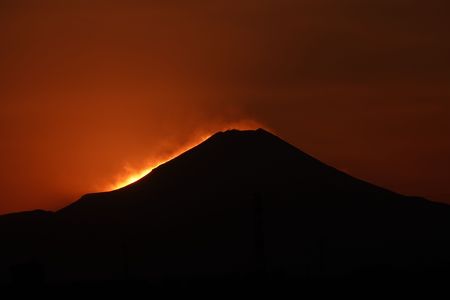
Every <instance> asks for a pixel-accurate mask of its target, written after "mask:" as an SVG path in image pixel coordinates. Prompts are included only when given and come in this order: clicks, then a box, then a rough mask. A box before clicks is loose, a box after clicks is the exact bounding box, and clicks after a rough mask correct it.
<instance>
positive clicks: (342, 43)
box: [0, 0, 450, 213]
mask: <svg viewBox="0 0 450 300" xmlns="http://www.w3.org/2000/svg"><path fill="white" fill-rule="evenodd" d="M449 11H450V2H449V1H448V0H428V1H418V0H304V1H302V0H296V1H287V0H270V1H264V0H240V1H230V0H228V1H215V0H208V1H186V0H172V1H163V0H157V1H137V0H126V1H125V0H124V1H114V0H108V1H106V0H105V1H101V0H100V1H95V0H85V1H83V0H77V1H75V0H65V1H60V0H42V1H35V0H25V1H22V0H6V1H5V0H0V28H1V30H0V45H1V47H0V101H1V110H0V138H1V148H0V154H1V155H0V164H1V166H2V171H1V173H0V189H1V191H2V193H1V200H0V201H1V202H0V213H4V212H9V211H17V210H24V209H34V208H44V209H56V208H60V207H62V206H64V205H65V204H68V203H69V202H72V201H74V200H76V198H77V197H79V196H80V195H82V194H84V193H87V192H93V191H102V190H105V189H108V188H109V187H110V186H111V185H113V184H114V183H115V182H116V181H117V180H118V178H121V177H123V176H124V174H125V175H126V174H128V173H129V172H130V170H143V169H145V168H148V167H149V165H151V164H152V163H154V162H156V161H158V160H159V159H161V158H165V157H168V156H169V155H171V154H173V153H176V152H178V151H179V150H180V149H181V148H183V147H186V146H188V145H190V144H192V143H195V142H197V141H198V140H199V138H200V137H201V136H203V135H205V134H209V133H213V132H214V131H216V130H219V129H222V128H226V127H235V126H237V127H249V126H250V127H252V126H258V124H261V126H264V127H266V128H268V129H270V130H272V131H274V132H275V133H276V134H278V135H280V136H281V137H282V138H284V139H286V140H288V141H289V142H291V143H292V144H294V145H296V146H297V147H299V148H301V149H302V150H304V151H306V152H308V153H310V154H311V155H313V156H315V157H317V158H319V159H321V160H322V161H324V162H326V163H329V164H331V165H333V166H336V167H337V168H339V169H342V170H345V171H347V172H349V173H351V174H353V175H354V176H357V177H360V178H363V179H366V180H369V181H371V182H374V183H376V184H378V185H382V186H384V187H387V188H390V189H393V190H395V191H398V192H401V193H405V194H413V195H420V196H426V197H428V198H431V199H434V200H438V201H447V202H449V203H450V182H449V181H450V138H449V137H450V39H449V38H448V29H449V28H450V18H449ZM249 122H250V123H249Z"/></svg>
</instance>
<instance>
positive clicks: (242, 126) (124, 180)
mask: <svg viewBox="0 0 450 300" xmlns="http://www.w3.org/2000/svg"><path fill="white" fill-rule="evenodd" d="M259 127H262V126H261V124H260V123H258V122H255V121H240V122H235V123H231V124H229V125H226V126H223V127H219V128H218V129H216V130H212V131H211V132H209V133H207V134H200V135H198V138H196V139H195V140H194V141H193V142H190V143H188V144H186V145H184V146H182V147H179V148H178V150H176V151H174V152H173V153H172V154H170V155H168V156H165V157H161V158H159V159H157V160H152V161H149V162H148V163H146V167H144V168H142V169H133V168H131V167H129V166H125V168H124V172H123V173H122V174H120V175H119V176H118V177H117V178H116V180H115V181H114V183H113V184H111V185H109V186H107V187H106V188H105V190H108V191H111V190H117V189H120V188H123V187H125V186H127V185H130V184H132V183H134V182H136V181H138V180H139V179H141V178H142V177H144V176H146V175H147V174H149V173H150V172H151V171H152V170H154V169H155V168H157V167H158V166H160V165H162V164H164V163H166V162H168V161H170V160H172V159H174V158H175V157H177V156H179V155H181V154H182V153H184V152H186V151H188V150H189V149H191V148H193V147H195V146H197V145H199V144H201V143H202V142H204V141H206V140H207V139H208V138H210V137H211V136H212V135H213V134H215V133H216V132H218V131H225V130H229V129H239V130H250V129H256V128H259Z"/></svg>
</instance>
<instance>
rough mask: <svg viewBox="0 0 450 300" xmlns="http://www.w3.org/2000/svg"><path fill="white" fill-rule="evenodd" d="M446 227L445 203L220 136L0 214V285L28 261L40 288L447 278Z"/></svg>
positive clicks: (236, 135)
mask: <svg viewBox="0 0 450 300" xmlns="http://www.w3.org/2000/svg"><path fill="white" fill-rule="evenodd" d="M448 229H450V208H449V207H448V206H446V205H443V204H436V203H432V202H429V201H427V200H425V199H420V198H414V197H406V196H402V195H399V194H396V193H393V192H391V191H388V190H385V189H383V188H380V187H377V186H374V185H372V184H370V183H367V182H364V181H361V180H358V179H356V178H353V177H351V176H350V175H348V174H345V173H343V172H341V171H339V170H337V169H335V168H333V167H330V166H327V165H326V164H323V163H321V162H320V161H318V160H317V159H315V158H313V157H311V156H309V155H307V154H306V153H304V152H302V151H300V150H299V149H297V148H295V147H294V146H292V145H290V144H288V143H286V142H284V141H283V140H281V139H280V138H278V137H277V136H275V135H273V134H271V133H269V132H267V131H265V130H263V129H258V130H255V131H238V130H230V131H226V132H219V133H217V134H215V135H213V136H212V137H211V138H209V139H208V140H206V141H205V142H203V143H202V144H200V145H198V146H196V147H194V148H192V149H191V150H189V151H187V152H185V153H184V154H182V155H180V156H179V157H177V158H175V159H173V160H171V161H169V162H167V163H165V164H163V165H161V166H159V167H158V168H156V169H154V170H153V171H152V172H151V173H150V174H148V175H147V176H145V177H144V178H142V179H140V180H139V181H137V182H135V183H133V184H131V185H129V186H126V187H124V188H121V189H118V190H115V191H111V192H106V193H97V194H89V195H86V196H83V197H82V198H81V199H80V200H78V201H76V202H74V203H73V204H71V205H69V206H67V207H65V208H63V209H62V210H60V211H57V212H55V213H53V214H51V213H39V214H31V215H30V214H27V215H21V214H19V215H16V216H13V217H11V216H4V217H0V231H1V232H0V234H2V236H3V237H5V238H4V240H5V241H6V242H5V245H6V246H5V247H2V249H1V250H0V259H1V260H0V278H8V270H10V268H11V267H12V266H15V265H19V266H20V265H21V264H24V263H26V262H27V261H29V260H33V261H38V262H39V263H40V264H41V265H42V266H43V268H44V269H45V271H46V280H48V281H49V282H55V281H56V282H57V281H64V282H74V281H98V280H103V281H104V280H113V279H117V278H133V279H139V280H145V281H148V282H154V281H155V280H156V281H157V280H161V279H162V278H166V279H167V278H182V279H192V278H211V277H214V278H216V277H220V278H225V277H226V278H229V276H232V277H233V278H240V279H242V278H256V277H255V274H259V275H258V276H261V274H265V275H267V274H271V275H270V276H271V277H270V278H283V279H282V280H283V281H285V280H288V279H295V280H296V279H298V278H324V277H337V278H348V277H352V276H356V277H360V276H363V275H366V276H384V277H386V276H389V275H390V274H391V275H392V274H396V273H395V272H400V273H401V274H409V275H412V274H414V275H416V274H423V272H428V271H429V270H433V272H434V271H436V270H437V271H442V272H445V274H448V271H449V270H450V268H449V261H450V260H449V259H448V253H449V250H450V238H449V236H448ZM437 271H436V272H437ZM19 273H20V272H19ZM427 274H428V273H427ZM427 276H428V275H427ZM257 278H260V277H257ZM5 280H6V279H5Z"/></svg>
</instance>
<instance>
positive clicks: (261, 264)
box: [253, 193, 267, 277]
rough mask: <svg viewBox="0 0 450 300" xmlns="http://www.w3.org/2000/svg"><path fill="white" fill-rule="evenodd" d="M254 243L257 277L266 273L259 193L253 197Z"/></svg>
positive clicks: (262, 219)
mask: <svg viewBox="0 0 450 300" xmlns="http://www.w3.org/2000/svg"><path fill="white" fill-rule="evenodd" d="M253 202H254V203H253V209H254V239H255V240H254V243H255V245H254V246H255V271H256V275H257V276H258V277H263V276H264V274H265V273H266V268H267V263H266V253H265V238H264V202H263V197H262V195H261V194H260V193H256V194H255V195H254V201H253Z"/></svg>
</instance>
